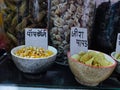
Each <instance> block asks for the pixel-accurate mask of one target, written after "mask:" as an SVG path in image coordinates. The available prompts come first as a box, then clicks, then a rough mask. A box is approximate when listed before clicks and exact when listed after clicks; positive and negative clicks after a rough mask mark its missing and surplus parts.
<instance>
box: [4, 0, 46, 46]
mask: <svg viewBox="0 0 120 90" xmlns="http://www.w3.org/2000/svg"><path fill="white" fill-rule="evenodd" d="M4 4H5V8H4V9H3V10H2V12H3V14H4V28H5V31H6V32H7V33H9V34H10V35H11V36H12V39H13V40H15V41H14V42H15V43H16V41H17V45H22V44H25V28H47V22H48V18H47V15H48V14H47V13H48V0H4ZM14 42H13V43H14ZM15 45H16V44H15Z"/></svg>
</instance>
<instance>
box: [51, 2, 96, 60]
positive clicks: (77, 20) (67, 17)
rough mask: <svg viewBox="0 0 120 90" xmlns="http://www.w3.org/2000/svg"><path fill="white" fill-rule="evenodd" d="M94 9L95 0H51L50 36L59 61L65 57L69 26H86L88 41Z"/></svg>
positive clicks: (68, 39)
mask: <svg viewBox="0 0 120 90" xmlns="http://www.w3.org/2000/svg"><path fill="white" fill-rule="evenodd" d="M94 9H95V0H51V8H50V12H51V13H50V38H51V43H52V45H53V46H55V47H56V48H57V49H58V59H60V60H59V61H65V60H66V59H67V58H66V54H67V52H68V50H69V47H70V44H69V43H70V42H69V41H70V30H71V27H81V28H87V29H88V39H89V42H90V34H91V30H92V23H93V18H94Z"/></svg>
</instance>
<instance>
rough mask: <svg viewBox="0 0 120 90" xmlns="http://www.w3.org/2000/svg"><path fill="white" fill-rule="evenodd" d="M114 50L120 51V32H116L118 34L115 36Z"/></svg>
mask: <svg viewBox="0 0 120 90" xmlns="http://www.w3.org/2000/svg"><path fill="white" fill-rule="evenodd" d="M116 52H117V53H120V33H118V36H117V43H116Z"/></svg>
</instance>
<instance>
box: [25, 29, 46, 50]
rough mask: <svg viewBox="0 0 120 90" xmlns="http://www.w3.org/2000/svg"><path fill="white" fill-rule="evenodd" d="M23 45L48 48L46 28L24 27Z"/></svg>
mask: <svg viewBox="0 0 120 90" xmlns="http://www.w3.org/2000/svg"><path fill="white" fill-rule="evenodd" d="M25 45H27V46H36V47H42V48H44V49H47V48H48V31H47V29H39V28H25Z"/></svg>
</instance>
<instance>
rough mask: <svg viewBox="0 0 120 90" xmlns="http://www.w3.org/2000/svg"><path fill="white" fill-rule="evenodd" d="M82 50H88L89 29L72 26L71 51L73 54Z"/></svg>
mask: <svg viewBox="0 0 120 90" xmlns="http://www.w3.org/2000/svg"><path fill="white" fill-rule="evenodd" d="M80 51H84V52H86V51H88V39H87V29H86V28H78V27H72V28H71V35H70V53H71V55H73V54H77V53H79V52H80Z"/></svg>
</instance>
